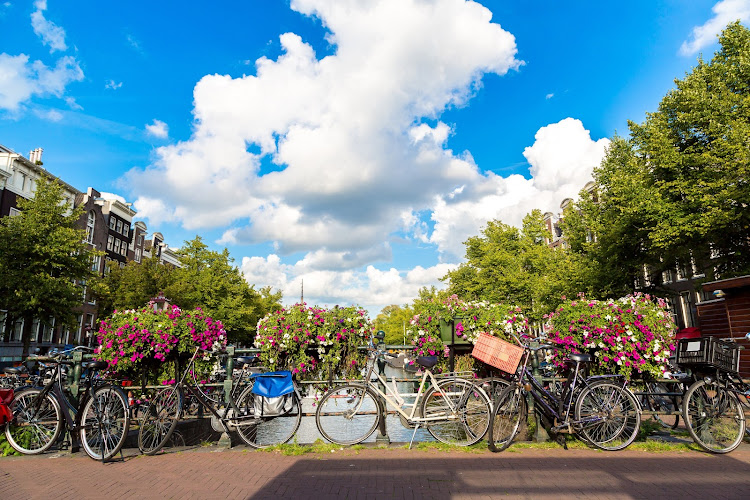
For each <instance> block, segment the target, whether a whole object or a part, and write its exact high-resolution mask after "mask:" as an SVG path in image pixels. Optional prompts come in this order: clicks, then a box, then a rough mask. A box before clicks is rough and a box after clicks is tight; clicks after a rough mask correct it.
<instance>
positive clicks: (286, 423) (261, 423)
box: [229, 386, 302, 448]
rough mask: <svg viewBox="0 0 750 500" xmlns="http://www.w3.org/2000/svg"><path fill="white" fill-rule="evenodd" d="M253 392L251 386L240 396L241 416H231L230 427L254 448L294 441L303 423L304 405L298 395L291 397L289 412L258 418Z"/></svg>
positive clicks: (239, 407) (238, 403)
mask: <svg viewBox="0 0 750 500" xmlns="http://www.w3.org/2000/svg"><path fill="white" fill-rule="evenodd" d="M252 390H253V387H252V386H250V387H247V388H246V389H245V390H244V391H242V394H240V397H239V398H238V399H237V409H238V410H239V415H237V416H236V417H234V416H233V415H230V421H229V424H230V426H231V427H233V428H234V429H235V430H236V431H237V434H239V435H240V437H241V438H242V440H243V441H245V442H246V443H247V444H249V445H250V446H252V447H253V448H267V447H269V446H274V445H277V444H284V443H286V442H287V441H289V440H290V439H292V436H294V433H295V432H297V429H298V428H299V424H300V422H301V421H302V404H301V401H300V400H299V398H297V394H296V393H292V394H291V395H290V398H291V402H290V405H291V407H290V408H289V411H287V412H285V413H284V414H282V415H278V416H275V417H260V416H256V412H255V394H253V392H252ZM230 411H231V410H230Z"/></svg>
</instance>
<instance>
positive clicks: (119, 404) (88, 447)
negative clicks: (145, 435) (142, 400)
mask: <svg viewBox="0 0 750 500" xmlns="http://www.w3.org/2000/svg"><path fill="white" fill-rule="evenodd" d="M80 422H81V432H80V436H81V444H82V445H83V450H84V451H85V452H86V454H87V455H88V456H90V457H91V458H93V459H94V460H109V459H110V458H112V457H114V456H115V455H116V454H117V452H119V451H120V449H121V448H122V445H123V444H125V439H126V438H127V437H128V430H129V429H130V409H129V408H128V399H127V397H126V396H125V393H124V392H123V391H122V389H120V388H119V387H117V386H114V385H105V386H102V387H99V388H98V389H96V390H95V391H94V392H93V393H92V394H91V395H90V396H89V398H88V400H87V401H86V404H85V405H84V406H83V409H82V410H81V420H80Z"/></svg>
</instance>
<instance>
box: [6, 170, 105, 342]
mask: <svg viewBox="0 0 750 500" xmlns="http://www.w3.org/2000/svg"><path fill="white" fill-rule="evenodd" d="M18 208H19V209H20V210H21V213H20V214H19V215H16V216H14V217H3V218H2V219H0V309H5V310H6V311H7V316H8V317H9V318H12V319H19V318H22V319H23V320H24V327H23V335H22V341H23V355H24V356H26V355H28V352H29V345H30V343H31V335H32V331H31V329H32V324H33V321H34V319H35V318H36V319H39V320H40V321H43V322H51V321H54V322H55V324H56V325H65V326H70V327H73V326H74V325H75V323H76V314H75V312H74V311H75V309H76V307H78V306H80V305H81V297H82V289H81V283H83V282H86V280H90V279H91V278H93V277H94V276H95V274H94V273H93V272H92V271H91V260H92V257H94V256H95V255H98V254H97V252H94V251H92V250H91V249H90V247H89V246H88V245H87V244H85V243H84V239H85V232H84V231H83V230H81V229H78V228H77V227H76V223H77V222H78V220H79V219H80V217H81V215H82V214H83V208H82V207H80V206H79V207H77V208H71V207H70V206H69V205H68V204H66V203H65V198H64V196H63V189H62V186H61V185H60V183H59V182H57V181H56V180H53V181H52V180H49V179H47V178H45V177H40V178H39V179H38V180H37V181H36V192H35V194H34V197H33V198H31V199H28V200H27V199H24V198H19V199H18ZM50 326H51V325H50Z"/></svg>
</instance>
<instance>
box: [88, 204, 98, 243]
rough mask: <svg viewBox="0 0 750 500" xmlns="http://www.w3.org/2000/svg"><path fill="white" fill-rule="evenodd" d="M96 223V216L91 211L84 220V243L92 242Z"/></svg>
mask: <svg viewBox="0 0 750 500" xmlns="http://www.w3.org/2000/svg"><path fill="white" fill-rule="evenodd" d="M95 223H96V214H95V213H94V211H93V210H91V211H90V212H89V217H88V219H87V220H86V243H93V242H94V224H95Z"/></svg>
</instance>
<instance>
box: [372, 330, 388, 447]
mask: <svg viewBox="0 0 750 500" xmlns="http://www.w3.org/2000/svg"><path fill="white" fill-rule="evenodd" d="M381 334H382V335H381ZM376 337H377V339H378V350H381V351H382V350H383V349H385V332H383V331H382V330H381V331H379V332H378V333H377V335H376ZM378 373H380V375H381V376H382V377H383V378H385V360H384V359H379V358H378ZM378 384H380V390H381V391H383V393H385V386H383V383H382V382H378ZM386 405H387V403H386V402H385V399H384V398H383V397H382V396H381V397H380V423H379V424H378V435H377V436H375V442H376V443H377V444H385V445H388V444H391V438H390V437H389V436H388V429H387V428H386V424H385V419H386V417H387V416H388V409H387V407H386Z"/></svg>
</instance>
